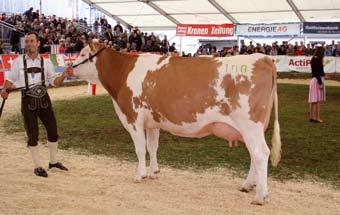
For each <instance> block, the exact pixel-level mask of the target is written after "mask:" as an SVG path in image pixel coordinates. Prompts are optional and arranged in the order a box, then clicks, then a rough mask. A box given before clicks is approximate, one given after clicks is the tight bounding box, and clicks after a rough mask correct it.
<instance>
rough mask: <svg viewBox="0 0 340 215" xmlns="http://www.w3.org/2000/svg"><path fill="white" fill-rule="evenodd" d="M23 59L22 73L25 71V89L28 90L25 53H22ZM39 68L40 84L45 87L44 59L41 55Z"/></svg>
mask: <svg viewBox="0 0 340 215" xmlns="http://www.w3.org/2000/svg"><path fill="white" fill-rule="evenodd" d="M23 60H24V73H25V87H26V90H29V87H28V77H27V73H28V68H27V60H26V58H25V55H23ZM40 69H41V81H42V83H41V85H42V86H44V87H45V72H44V59H43V57H40Z"/></svg>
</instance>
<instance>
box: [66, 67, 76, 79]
mask: <svg viewBox="0 0 340 215" xmlns="http://www.w3.org/2000/svg"><path fill="white" fill-rule="evenodd" d="M64 74H65V77H66V78H71V77H75V75H74V73H73V68H72V67H65V70H64Z"/></svg>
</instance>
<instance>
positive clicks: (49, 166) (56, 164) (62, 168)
mask: <svg viewBox="0 0 340 215" xmlns="http://www.w3.org/2000/svg"><path fill="white" fill-rule="evenodd" d="M54 167H55V168H58V169H61V170H64V171H68V169H67V168H66V167H65V166H64V165H63V164H62V163H60V162H57V163H55V164H51V163H49V164H48V168H49V169H51V168H54Z"/></svg>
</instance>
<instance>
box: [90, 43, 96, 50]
mask: <svg viewBox="0 0 340 215" xmlns="http://www.w3.org/2000/svg"><path fill="white" fill-rule="evenodd" d="M89 46H90V49H91V51H94V50H95V47H94V44H93V42H92V41H91V42H90V43H89Z"/></svg>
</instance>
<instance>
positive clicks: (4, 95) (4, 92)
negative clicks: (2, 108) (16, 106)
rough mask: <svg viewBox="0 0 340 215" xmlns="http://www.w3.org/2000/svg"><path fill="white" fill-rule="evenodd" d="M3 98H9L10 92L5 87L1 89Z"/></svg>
mask: <svg viewBox="0 0 340 215" xmlns="http://www.w3.org/2000/svg"><path fill="white" fill-rule="evenodd" d="M1 98H3V99H7V98H8V92H7V90H5V89H2V90H1Z"/></svg>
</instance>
